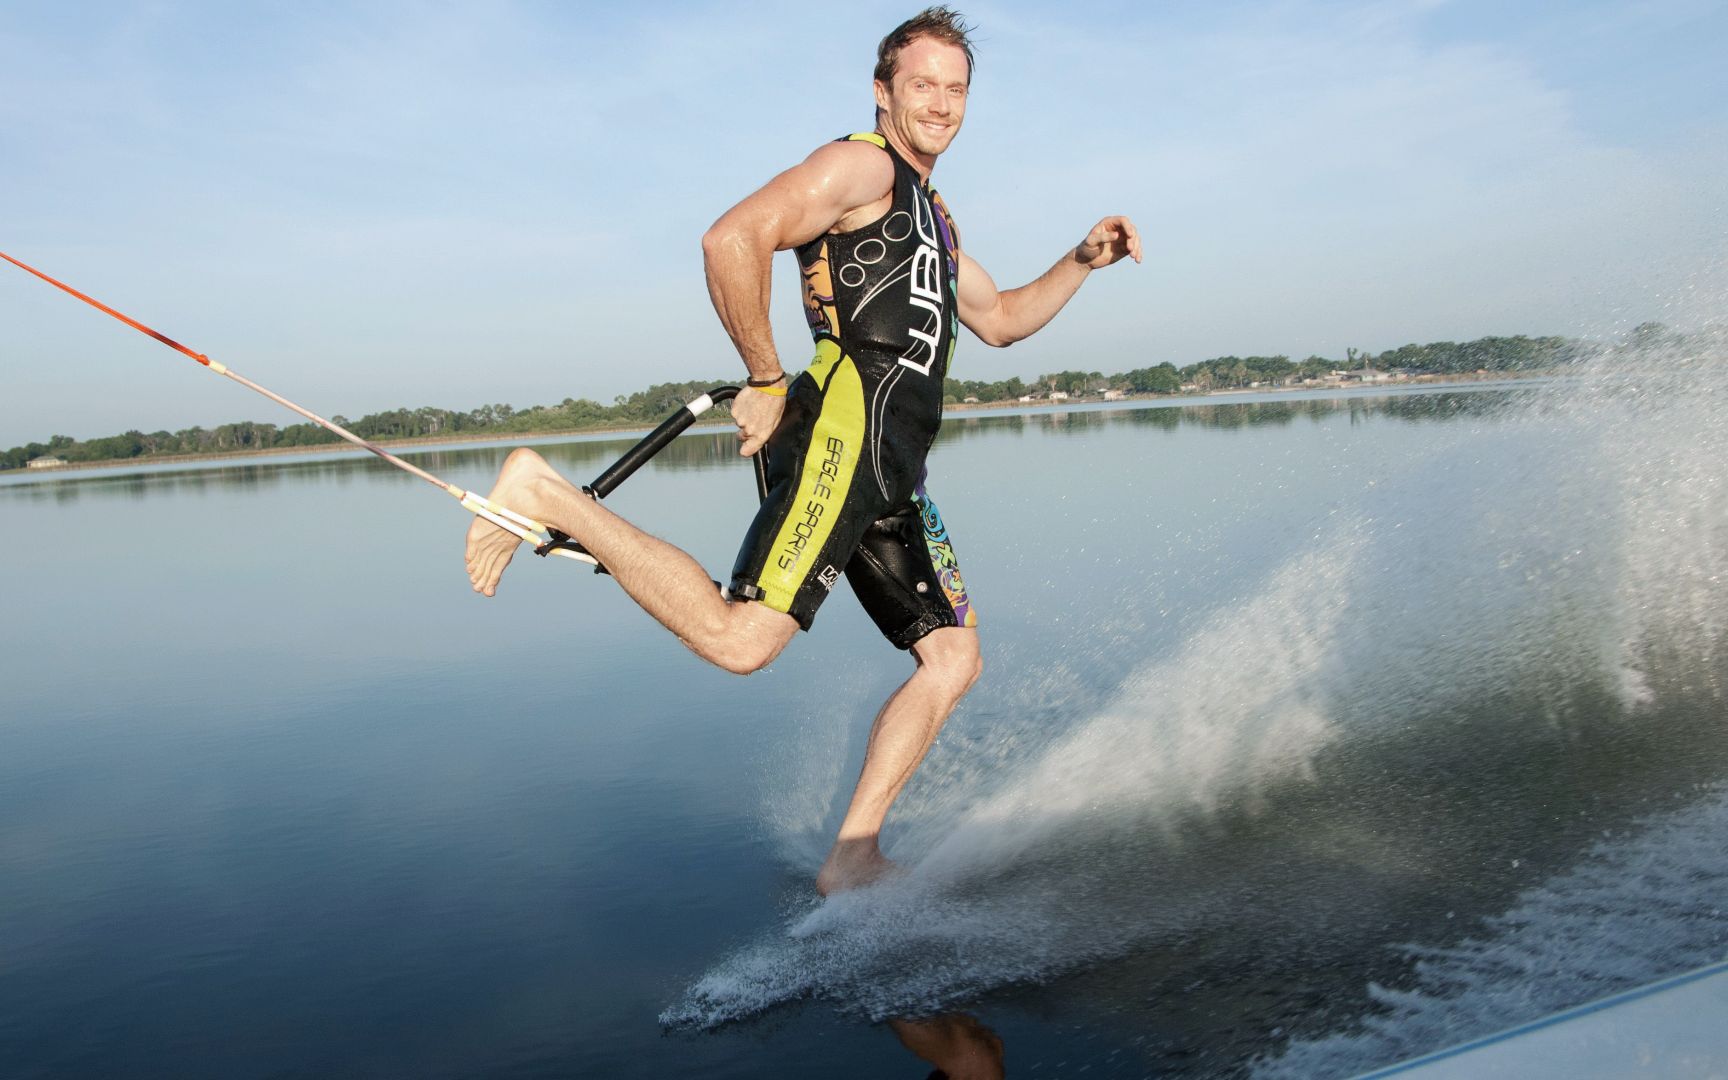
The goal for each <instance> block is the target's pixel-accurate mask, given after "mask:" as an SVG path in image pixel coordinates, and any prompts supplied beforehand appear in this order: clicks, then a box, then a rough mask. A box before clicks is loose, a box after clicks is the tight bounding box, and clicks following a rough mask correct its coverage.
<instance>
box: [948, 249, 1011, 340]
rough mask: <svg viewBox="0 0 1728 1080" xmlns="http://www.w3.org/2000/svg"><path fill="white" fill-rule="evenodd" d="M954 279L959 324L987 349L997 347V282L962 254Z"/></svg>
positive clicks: (999, 305) (999, 297)
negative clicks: (992, 346)
mask: <svg viewBox="0 0 1728 1080" xmlns="http://www.w3.org/2000/svg"><path fill="white" fill-rule="evenodd" d="M955 277H956V280H955V283H954V291H955V302H956V303H957V304H958V305H959V308H960V321H961V322H962V323H964V324H965V325H966V329H968V330H970V331H972V332H973V333H974V334H977V335H978V337H979V339H980V340H982V341H983V342H984V343H985V344H986V345H995V344H997V343H998V338H999V337H1000V335H999V334H998V333H997V332H996V331H997V326H998V325H999V322H998V321H999V320H1000V319H1001V317H1002V294H1001V293H999V292H997V291H996V282H995V281H993V280H991V278H990V274H989V273H988V272H987V271H986V270H985V269H984V268H983V267H982V266H979V265H978V262H977V260H975V259H973V258H972V257H971V256H970V255H968V254H966V253H965V252H964V251H962V252H960V262H959V266H958V267H957V272H956V275H955Z"/></svg>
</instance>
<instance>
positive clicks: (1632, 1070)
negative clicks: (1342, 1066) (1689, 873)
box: [1355, 960, 1728, 1080]
mask: <svg viewBox="0 0 1728 1080" xmlns="http://www.w3.org/2000/svg"><path fill="white" fill-rule="evenodd" d="M1724 1076H1728V960H1722V961H1719V962H1717V963H1714V964H1708V965H1705V966H1704V967H1701V968H1697V969H1695V970H1692V971H1688V972H1686V973H1684V974H1681V975H1675V976H1672V977H1671V978H1667V979H1663V980H1661V981H1659V982H1654V983H1650V984H1649V985H1647V986H1640V987H1636V988H1634V989H1631V990H1625V991H1622V992H1621V993H1618V994H1614V995H1612V996H1609V997H1605V998H1602V999H1600V1000H1598V1001H1592V1002H1588V1003H1586V1004H1583V1005H1578V1006H1575V1007H1573V1008H1570V1009H1566V1010H1564V1011H1562V1012H1558V1013H1555V1014H1554V1015H1552V1016H1545V1017H1543V1018H1542V1019H1540V1020H1532V1021H1530V1022H1528V1023H1525V1024H1519V1025H1518V1026H1516V1027H1511V1028H1507V1029H1506V1030H1505V1031H1501V1032H1496V1033H1495V1034H1493V1035H1485V1036H1483V1037H1482V1038H1479V1039H1473V1040H1471V1041H1469V1042H1465V1043H1460V1044H1459V1045H1457V1046H1452V1047H1448V1048H1447V1049H1444V1050H1437V1051H1435V1052H1433V1053H1431V1054H1424V1055H1423V1056H1421V1057H1418V1058H1412V1059H1410V1060H1408V1061H1403V1062H1399V1063H1397V1064H1395V1065H1388V1066H1386V1067H1384V1068H1381V1069H1376V1070H1374V1071H1373V1072H1368V1073H1363V1074H1361V1075H1359V1076H1357V1077H1356V1078H1355V1080H1380V1078H1381V1077H1398V1078H1400V1080H1465V1078H1469V1080H1493V1078H1497V1077H1506V1078H1512V1077H1517V1078H1520V1080H1544V1078H1552V1080H1561V1078H1565V1080H1585V1078H1589V1077H1601V1078H1603V1080H1627V1078H1631V1077H1653V1078H1654V1077H1660V1078H1662V1080H1677V1078H1683V1077H1699V1078H1704V1077H1724Z"/></svg>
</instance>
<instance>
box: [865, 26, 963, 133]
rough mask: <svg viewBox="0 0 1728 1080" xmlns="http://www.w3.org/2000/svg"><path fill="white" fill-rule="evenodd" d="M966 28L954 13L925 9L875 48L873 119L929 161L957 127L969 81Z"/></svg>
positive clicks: (884, 130) (898, 27) (958, 126)
mask: <svg viewBox="0 0 1728 1080" xmlns="http://www.w3.org/2000/svg"><path fill="white" fill-rule="evenodd" d="M970 29H971V28H970V27H968V26H967V25H966V24H965V22H964V21H963V20H962V18H961V16H960V14H959V12H956V11H951V10H950V9H948V8H946V7H932V8H926V9H924V10H923V11H921V12H919V13H918V14H916V15H914V16H912V18H910V19H907V20H906V21H905V22H903V23H901V24H900V25H899V26H897V27H895V28H894V29H893V31H892V32H890V33H889V35H888V36H887V37H885V38H883V39H882V44H881V45H879V46H878V47H877V49H876V119H877V124H878V126H879V127H881V129H882V133H883V134H884V135H888V136H890V137H891V138H893V139H894V141H896V142H897V143H899V144H900V145H901V146H902V147H903V148H905V149H909V150H911V151H912V152H913V153H914V154H916V155H919V156H921V157H927V158H930V159H932V160H933V159H934V158H935V157H936V156H937V155H938V154H940V153H942V151H944V150H946V149H948V144H949V143H951V142H953V141H954V135H955V134H956V133H957V132H958V131H959V130H960V121H961V120H962V119H963V118H964V117H965V115H966V94H967V90H968V89H969V88H970V87H971V85H972V42H971V41H970V40H968V39H967V37H966V35H967V32H968V31H969V30H970Z"/></svg>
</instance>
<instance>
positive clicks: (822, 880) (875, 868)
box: [816, 836, 901, 896]
mask: <svg viewBox="0 0 1728 1080" xmlns="http://www.w3.org/2000/svg"><path fill="white" fill-rule="evenodd" d="M900 872H901V871H900V864H899V863H897V862H895V861H894V860H893V859H890V858H888V856H886V855H884V854H882V849H881V848H879V847H877V846H876V838H875V837H874V836H864V837H860V838H858V839H856V840H836V841H834V849H833V850H832V851H830V852H829V853H828V861H827V862H825V863H823V864H822V872H821V873H819V874H817V875H816V891H817V892H818V893H821V894H822V895H823V896H832V895H834V894H835V893H837V892H845V891H846V890H847V889H861V888H863V887H864V886H866V885H871V884H874V883H875V882H878V881H880V880H882V879H883V878H885V877H889V876H891V875H894V874H898V873H900Z"/></svg>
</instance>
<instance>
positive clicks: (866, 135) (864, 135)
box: [846, 131, 888, 150]
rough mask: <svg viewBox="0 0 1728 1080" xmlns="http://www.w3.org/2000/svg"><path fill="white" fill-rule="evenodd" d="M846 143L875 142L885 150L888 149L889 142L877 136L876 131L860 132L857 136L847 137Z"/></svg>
mask: <svg viewBox="0 0 1728 1080" xmlns="http://www.w3.org/2000/svg"><path fill="white" fill-rule="evenodd" d="M846 141H847V142H873V143H875V144H876V145H877V146H880V147H881V148H882V149H884V150H886V149H888V140H887V139H884V138H883V137H882V136H880V135H878V134H876V133H875V132H874V131H860V132H858V133H857V134H854V135H848V136H846Z"/></svg>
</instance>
